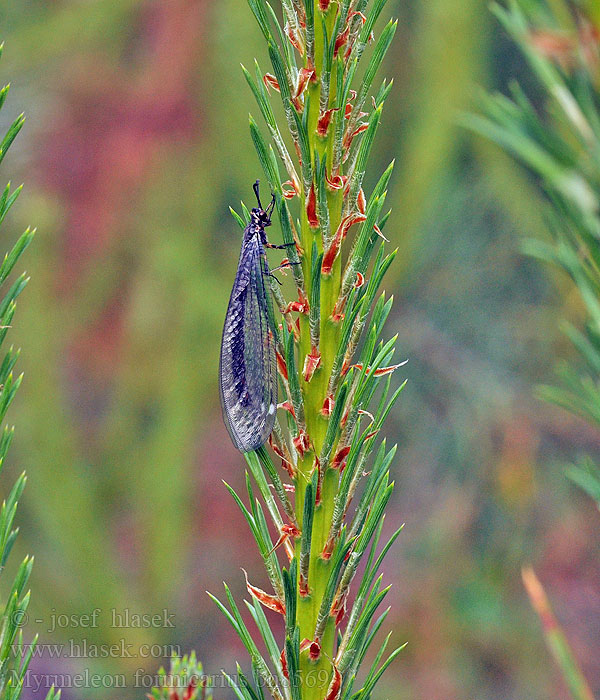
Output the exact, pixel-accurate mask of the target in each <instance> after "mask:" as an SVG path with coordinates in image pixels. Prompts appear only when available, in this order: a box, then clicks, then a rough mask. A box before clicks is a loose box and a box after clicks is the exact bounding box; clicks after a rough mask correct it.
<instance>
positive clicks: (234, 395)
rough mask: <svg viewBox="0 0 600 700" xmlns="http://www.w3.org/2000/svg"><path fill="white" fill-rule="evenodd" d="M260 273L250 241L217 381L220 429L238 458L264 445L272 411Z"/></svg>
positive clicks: (273, 381) (270, 353)
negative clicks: (224, 429) (222, 423)
mask: <svg viewBox="0 0 600 700" xmlns="http://www.w3.org/2000/svg"><path fill="white" fill-rule="evenodd" d="M263 266H264V267H263ZM265 268H266V261H265V259H264V258H263V250H262V246H261V244H260V241H259V240H258V238H257V237H256V236H252V237H251V238H249V239H248V240H246V241H244V244H243V246H242V251H241V254H240V260H239V263H238V270H237V274H236V278H235V282H234V284H233V290H232V292H231V297H230V299H229V306H228V308H227V316H226V317H225V327H224V329H223V339H222V342H221V362H220V377H219V379H220V390H221V405H222V407H223V415H224V418H225V424H226V425H227V428H228V430H229V434H230V435H231V439H232V440H233V442H234V444H235V446H236V447H237V448H238V449H239V450H241V451H242V452H249V451H251V450H255V449H257V448H258V447H260V446H261V445H263V444H264V443H265V442H266V441H267V439H268V437H269V435H270V434H271V431H272V430H273V425H274V423H275V412H276V410H277V373H276V372H277V370H276V362H275V348H274V342H273V337H272V334H271V332H270V329H269V311H268V310H269V298H268V296H267V288H266V284H265V279H264V272H267V271H268V270H267V269H265Z"/></svg>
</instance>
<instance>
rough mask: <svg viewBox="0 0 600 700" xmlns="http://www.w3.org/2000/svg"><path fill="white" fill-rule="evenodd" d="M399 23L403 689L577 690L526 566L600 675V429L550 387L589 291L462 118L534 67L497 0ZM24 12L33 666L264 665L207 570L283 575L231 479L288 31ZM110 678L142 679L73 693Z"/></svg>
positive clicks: (228, 3)
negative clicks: (280, 48)
mask: <svg viewBox="0 0 600 700" xmlns="http://www.w3.org/2000/svg"><path fill="white" fill-rule="evenodd" d="M390 14H393V15H394V16H396V17H398V18H399V20H400V22H399V31H398V32H397V34H396V39H395V42H394V44H393V46H392V49H391V50H390V53H389V54H388V58H387V61H386V64H385V74H386V75H387V76H390V77H393V78H394V81H395V85H394V90H393V92H392V96H391V97H390V99H389V100H388V103H387V105H386V111H385V113H384V121H383V123H382V127H381V128H380V132H379V136H378V140H377V150H376V153H375V155H374V157H373V160H372V169H371V180H370V182H371V183H372V182H373V181H374V179H375V177H376V176H377V175H378V174H379V172H380V171H381V170H382V169H383V168H384V167H385V166H386V165H387V162H388V160H389V158H390V155H391V154H392V155H393V156H395V157H396V170H395V174H394V176H393V179H392V184H391V192H390V197H389V198H388V201H390V199H391V203H392V205H393V209H394V213H393V219H392V220H391V222H390V224H388V227H387V229H386V233H387V234H388V235H389V236H390V237H391V238H392V242H393V244H394V245H397V246H399V248H400V255H399V256H398V258H397V263H396V264H395V266H394V267H393V268H392V270H391V271H390V273H388V274H389V276H388V279H387V289H388V291H392V290H393V293H394V295H395V299H396V303H395V311H394V312H393V315H392V316H391V317H390V319H389V321H388V328H389V333H390V334H392V333H393V332H398V333H399V334H400V335H399V338H400V340H399V346H400V348H401V349H402V353H403V354H404V355H405V356H406V357H408V358H410V362H409V364H408V365H407V367H406V376H407V377H408V378H409V384H408V386H407V389H406V390H405V391H404V394H403V397H402V399H401V401H400V402H399V405H398V407H397V410H396V412H395V415H394V416H393V418H392V419H391V421H390V423H389V425H388V428H387V431H388V435H389V439H391V440H394V441H397V442H398V443H399V452H398V458H397V460H396V466H395V477H396V483H397V489H396V493H395V496H394V499H393V502H392V505H391V508H390V512H389V515H388V522H389V525H390V528H391V526H392V524H393V523H396V524H397V523H399V522H406V528H405V530H404V533H403V534H402V536H401V537H400V539H399V542H398V544H397V545H396V547H395V549H394V550H393V553H392V554H391V555H390V558H389V560H388V564H387V566H386V568H385V575H386V580H387V581H388V582H391V583H393V589H392V592H391V593H390V598H391V603H392V605H393V608H392V613H391V616H390V619H391V621H392V624H393V627H394V640H395V641H396V642H398V643H401V642H403V641H405V640H408V641H409V645H408V647H407V648H406V650H405V651H404V652H403V654H402V655H401V656H400V658H399V660H398V661H397V662H396V663H395V665H394V666H393V668H392V669H391V670H390V671H388V673H387V675H386V677H385V680H384V681H382V684H381V686H380V689H379V694H378V697H380V698H395V699H398V700H454V699H456V700H459V699H460V700H464V699H485V700H500V699H502V700H510V699H512V698H514V699H515V700H516V699H517V698H519V699H522V698H528V700H537V699H540V700H541V699H542V698H543V699H545V700H546V699H548V698H564V697H566V696H565V692H564V689H563V686H562V682H561V680H560V678H559V676H558V674H557V672H556V671H555V669H554V667H553V666H552V662H551V660H550V659H549V657H548V655H547V653H546V650H545V647H544V643H543V640H542V635H541V631H540V628H539V623H538V620H537V619H536V617H535V616H534V613H533V612H532V611H531V610H530V607H529V604H528V601H527V599H526V595H525V592H524V589H523V587H522V584H521V579H520V569H521V566H522V565H523V564H525V563H533V564H534V566H535V568H536V570H537V572H538V574H539V576H540V578H541V579H542V581H543V583H544V585H545V586H546V589H547V592H548V593H549V595H550V597H551V599H552V601H553V603H554V606H555V609H556V613H557V616H558V617H559V619H560V621H561V623H562V624H563V625H564V627H565V629H566V631H567V634H568V637H569V639H570V641H571V643H572V645H573V647H574V649H575V651H576V653H577V655H578V657H579V659H580V661H581V663H582V665H583V668H584V671H585V673H586V674H587V676H588V678H589V680H590V683H591V685H592V687H593V688H594V689H595V691H596V692H600V655H598V653H597V649H598V642H599V640H600V596H599V595H598V590H599V588H600V586H599V581H600V566H599V562H600V551H599V544H598V543H599V542H600V538H599V537H598V532H599V530H600V516H599V514H598V512H597V511H596V510H595V509H594V507H593V506H592V504H591V502H590V501H588V499H587V498H586V497H585V496H583V495H580V494H579V493H578V492H577V491H576V490H575V489H574V488H573V487H572V486H570V485H569V484H568V482H567V481H566V479H565V478H564V475H563V467H564V465H565V464H566V463H567V462H568V461H570V460H573V459H574V458H575V457H576V456H577V455H579V454H581V453H584V452H587V453H591V454H595V455H598V454H600V436H599V435H598V434H597V433H595V432H593V431H591V429H589V428H588V427H587V426H586V425H585V424H584V423H583V422H579V421H577V420H576V419H575V418H573V417H571V416H569V415H567V414H565V413H563V412H561V411H560V410H559V409H555V408H553V407H550V406H548V405H545V404H542V403H540V402H539V401H537V400H536V399H535V397H534V388H535V385H536V384H538V383H540V382H549V381H551V380H552V373H553V368H554V366H555V364H556V362H557V360H558V359H559V358H569V357H570V356H571V354H572V349H571V348H570V347H569V345H568V343H567V341H566V340H565V339H564V338H563V336H562V335H561V332H560V328H559V321H560V319H561V318H568V319H570V320H572V321H574V322H575V323H577V322H578V320H579V319H580V318H581V316H582V309H581V306H580V303H579V300H578V297H577V294H576V293H575V292H574V290H573V288H572V287H571V285H570V284H569V282H568V281H567V280H566V279H565V278H564V277H563V276H561V275H560V274H558V273H555V272H554V271H553V270H550V269H545V268H542V267H541V266H539V265H538V264H537V263H535V262H533V261H530V260H529V259H526V258H524V257H523V256H522V255H521V253H520V242H521V240H522V239H523V237H527V236H532V235H533V236H544V235H545V229H544V223H543V220H542V217H541V207H540V205H539V204H540V195H539V193H538V191H537V189H536V185H535V183H534V182H532V181H531V179H530V178H529V177H528V176H527V175H526V174H525V173H524V172H523V171H522V170H520V169H519V168H518V167H517V166H515V165H514V164H513V163H512V162H511V161H510V160H509V159H508V158H507V157H506V156H504V155H503V154H502V153H501V152H499V151H498V150H497V149H496V148H494V147H492V146H490V145H488V144H486V143H485V142H483V141H481V140H478V139H474V138H472V137H471V136H470V135H469V134H468V133H465V132H463V131H461V130H460V128H458V127H457V125H456V121H457V119H456V117H457V114H458V112H459V111H460V110H461V109H465V108H468V107H469V106H472V105H473V102H474V96H475V95H476V93H477V89H478V86H487V87H488V88H493V89H503V88H504V86H505V85H506V84H507V82H508V81H509V80H510V79H512V78H513V77H516V78H518V79H519V80H520V81H521V82H522V83H524V84H525V85H526V86H528V88H529V89H531V90H532V92H533V94H534V95H535V94H536V93H535V86H532V85H531V84H530V79H529V76H528V74H527V71H526V69H525V66H524V64H523V63H522V61H521V58H520V56H519V54H518V52H517V50H516V49H515V48H514V47H513V46H512V45H511V43H510V42H509V41H508V39H507V37H505V35H504V34H503V32H502V31H501V29H500V27H499V26H498V25H497V24H496V23H495V22H494V20H493V18H492V17H491V15H489V13H488V10H487V7H486V3H483V2H481V0H427V2H419V1H418V0H390V1H389V3H388V10H387V12H384V13H383V17H387V16H389V15H390ZM382 20H383V18H382ZM0 28H1V30H0V34H1V38H2V39H3V40H4V41H5V43H6V48H5V52H4V57H3V59H2V62H1V63H0V79H1V80H2V81H11V83H12V85H13V87H12V89H11V93H10V98H9V99H10V101H9V106H8V107H7V108H5V109H4V110H3V119H4V120H6V122H8V119H9V118H11V117H14V116H15V115H16V114H17V113H18V112H20V111H21V110H23V111H25V112H26V114H27V123H26V127H25V130H24V132H23V133H22V135H21V136H20V137H19V139H18V140H17V142H16V143H15V146H14V148H13V150H12V151H11V154H10V156H9V157H8V158H7V159H6V160H5V161H4V165H3V170H2V182H5V181H6V180H7V179H9V178H10V179H12V180H13V182H20V181H24V182H25V183H26V190H25V192H24V194H23V195H22V197H21V199H20V201H19V202H18V205H17V206H16V207H15V208H14V210H13V212H14V213H13V216H12V219H11V225H10V226H5V227H4V230H5V233H4V235H5V236H7V233H6V232H7V231H9V230H12V231H13V232H14V233H15V235H16V233H17V232H18V231H19V230H20V229H21V228H23V227H24V226H25V225H26V224H32V225H35V226H37V227H38V231H39V234H38V236H37V238H36V241H35V244H34V245H33V246H32V247H31V248H30V250H29V251H28V253H27V256H26V265H27V269H28V271H29V272H30V273H31V277H32V279H31V283H30V286H29V287H28V289H27V291H26V293H25V294H24V295H23V297H22V298H21V300H20V301H19V310H18V314H17V317H16V327H15V329H14V330H13V331H12V333H13V336H12V337H13V342H14V343H15V344H16V345H18V346H21V347H22V348H23V353H22V358H21V360H20V367H21V369H22V370H23V371H24V372H25V381H24V385H23V389H22V390H21V391H20V392H19V397H18V402H17V404H16V405H15V407H14V408H13V409H12V414H11V420H12V421H13V422H14V423H15V424H16V426H17V436H16V439H15V442H14V447H13V451H12V456H11V463H10V464H9V465H8V466H7V471H8V472H9V474H10V476H12V477H14V476H15V475H16V474H17V473H19V471H20V470H22V469H27V472H28V474H29V482H28V486H27V489H26V491H25V495H24V497H23V499H22V501H21V505H20V513H19V516H18V520H19V522H20V525H21V535H20V537H19V542H18V549H19V553H20V554H24V553H25V552H30V553H33V554H35V558H36V564H35V568H34V575H33V579H32V589H33V598H32V606H31V615H30V620H29V624H28V626H27V628H26V633H27V634H28V635H30V636H32V635H33V634H34V633H39V634H40V642H41V643H42V644H43V645H53V644H65V645H66V646H65V647H63V648H62V650H61V649H60V648H59V647H53V646H47V647H45V653H44V655H43V657H42V658H37V659H35V660H34V671H35V673H36V674H37V678H38V679H39V683H40V684H41V685H42V686H44V684H45V683H47V682H51V681H52V680H57V681H58V682H59V684H61V674H62V680H63V683H62V685H63V686H65V690H64V695H63V697H64V698H65V699H66V700H75V699H80V698H81V699H87V698H106V699H107V700H111V699H112V698H119V699H120V700H130V699H131V700H133V699H134V698H138V699H139V698H143V697H144V694H145V692H146V691H147V688H146V687H144V685H147V682H148V678H147V676H140V674H139V673H138V680H140V683H139V684H138V685H139V687H137V688H136V687H132V686H133V685H134V682H133V674H134V673H135V671H136V670H137V669H143V671H144V674H150V673H152V672H154V671H155V670H156V668H157V667H158V665H159V664H160V663H161V661H162V657H163V655H166V654H168V648H169V645H175V646H176V647H178V648H179V649H181V651H182V652H185V651H188V650H189V649H192V648H194V649H196V650H197V652H198V655H199V657H200V658H201V659H202V660H203V661H204V664H205V668H206V670H207V671H208V672H209V673H218V672H219V671H220V669H221V668H226V669H228V670H232V669H233V668H234V660H235V659H236V658H238V659H240V661H242V662H243V663H244V664H245V663H246V657H245V654H244V651H243V650H242V649H241V648H240V644H239V642H238V641H237V640H236V639H235V638H234V636H233V633H232V632H231V631H230V628H229V627H228V625H227V623H226V622H225V620H224V619H223V618H222V617H220V615H219V614H218V613H217V611H216V610H215V608H214V606H213V605H212V603H211V602H210V601H209V599H208V597H207V596H206V593H205V590H207V589H208V590H211V591H213V592H215V593H217V594H219V593H220V592H221V590H222V588H221V586H222V583H221V582H222V580H223V579H226V580H227V581H228V582H229V584H230V585H231V587H232V589H233V590H234V592H235V593H236V595H237V596H238V599H241V598H242V597H243V595H244V585H243V576H242V573H241V571H240V567H242V566H243V567H244V568H246V569H247V570H248V572H249V574H250V577H251V579H252V580H253V581H254V582H257V583H259V584H260V583H262V582H263V578H262V577H263V574H262V570H261V565H260V562H259V558H258V555H257V554H256V552H255V551H254V549H253V548H252V547H251V546H249V545H250V538H249V534H248V532H247V530H246V526H245V524H244V522H243V521H242V517H241V515H240V514H239V512H237V510H236V507H235V505H234V503H233V502H232V500H231V499H230V498H229V497H228V495H227V494H226V492H225V489H224V487H223V485H222V483H221V480H222V479H225V480H227V481H228V482H229V483H230V484H232V485H234V486H235V487H239V488H243V462H242V459H241V457H240V455H239V454H238V453H237V452H236V451H235V449H234V448H233V446H232V445H231V443H230V441H229V439H228V437H227V434H226V431H225V428H224V426H223V423H222V419H221V413H220V408H219V400H218V395H217V383H216V376H217V354H218V348H219V339H220V332H221V327H222V320H223V315H224V311H225V308H226V303H227V299H228V295H229V289H230V284H231V280H232V278H233V274H234V269H235V265H236V262H237V256H238V250H239V242H240V233H239V229H238V228H237V225H236V224H235V222H234V221H233V219H232V218H231V217H230V216H229V213H228V206H229V205H234V206H236V205H237V203H238V202H239V199H240V198H241V197H243V198H245V199H246V200H248V199H249V198H250V195H251V190H250V185H251V183H252V182H253V180H254V179H255V178H256V177H257V176H258V175H260V173H259V165H258V161H257V158H256V156H255V153H254V150H253V148H252V144H251V141H250V138H249V134H248V130H247V117H248V112H249V111H252V112H254V113H255V114H256V113H257V111H258V110H257V109H256V108H255V106H254V104H253V100H252V96H251V94H250V91H249V89H248V88H247V85H246V83H245V81H244V78H243V75H242V73H241V71H240V69H239V63H240V62H243V63H244V64H246V65H251V63H252V60H253V58H254V57H255V56H257V57H258V58H259V59H260V60H261V63H262V65H263V66H265V67H266V65H267V61H266V58H265V49H264V46H263V45H262V43H261V36H260V33H259V31H258V29H257V27H256V26H255V23H254V20H253V18H252V16H251V13H250V11H249V10H248V8H247V5H246V3H245V2H243V0H19V2H11V1H10V0H1V2H0ZM367 184H369V183H368V182H367ZM273 235H274V237H277V235H278V233H277V231H276V230H275V229H274V233H273ZM11 240H12V239H11ZM9 244H10V241H9V239H8V237H7V238H6V239H5V240H3V242H2V246H1V247H2V249H6V248H7V247H8V246H9ZM10 481H11V480H10V479H9V478H8V476H6V475H5V476H4V478H3V480H2V484H0V486H1V490H2V491H3V492H6V489H7V488H8V485H9V482H10ZM13 559H17V557H16V556H14V557H13ZM13 564H14V562H13ZM7 580H8V579H7ZM96 609H98V610H99V612H98V613H96V617H95V618H94V617H93V616H92V615H93V611H94V610H96ZM113 611H114V614H115V615H125V614H127V612H128V613H129V615H130V619H129V621H127V620H125V619H124V618H123V619H122V620H121V621H122V622H124V623H127V622H129V624H128V625H127V626H126V628H119V627H117V626H115V623H117V622H119V619H118V618H117V617H114V619H113ZM163 611H167V612H166V613H164V612H163ZM136 614H138V615H142V614H143V615H146V616H149V615H153V614H157V615H159V617H160V615H161V614H162V615H166V617H165V618H164V619H162V621H158V622H157V621H156V620H154V621H151V622H153V623H155V624H152V625H151V626H144V627H137V626H135V624H134V623H135V622H136V621H138V622H140V623H141V624H144V623H148V622H149V620H148V619H147V618H146V620H137V618H135V617H134V615H136ZM86 616H88V617H86ZM171 624H174V626H171ZM53 628H55V629H53ZM86 644H87V647H86V646H84V645H86ZM113 644H116V645H117V647H115V648H114V649H108V648H107V646H100V645H113ZM119 645H121V646H119ZM127 645H131V646H127ZM141 645H154V646H152V647H151V648H149V647H148V646H147V647H145V648H143V647H141ZM119 649H121V651H119ZM103 650H104V652H105V653H102V652H103ZM123 650H124V651H123ZM127 652H130V653H131V654H132V658H127V656H128V653H127ZM102 656H108V658H95V657H102ZM52 657H56V658H52ZM86 669H88V670H89V673H92V674H98V675H99V677H101V678H102V679H103V681H102V683H101V685H104V686H110V685H111V684H116V685H118V684H119V682H120V680H121V676H120V674H126V677H127V683H128V687H127V688H125V689H123V688H120V689H115V688H112V689H111V688H110V687H100V688H97V689H94V688H91V687H87V688H69V687H68V685H69V680H70V679H71V680H72V679H73V677H74V674H78V673H84V672H85V670H86ZM91 684H92V683H91V682H90V683H88V684H87V685H91ZM84 685H85V683H84ZM227 692H228V691H227ZM227 692H226V691H222V692H220V693H218V694H217V695H218V697H220V698H223V699H224V698H227V697H231V695H228V694H227ZM26 697H27V698H28V700H32V699H33V698H36V697H40V698H41V697H43V693H42V691H41V690H40V691H39V692H37V693H36V692H35V688H31V689H29V690H28V695H27V696H26Z"/></svg>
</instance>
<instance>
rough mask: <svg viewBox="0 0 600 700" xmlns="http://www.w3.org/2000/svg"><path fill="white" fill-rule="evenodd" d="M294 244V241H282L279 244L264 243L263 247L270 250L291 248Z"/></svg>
mask: <svg viewBox="0 0 600 700" xmlns="http://www.w3.org/2000/svg"><path fill="white" fill-rule="evenodd" d="M295 245H296V244H295V243H294V241H292V242H291V243H282V244H281V245H274V244H273V243H265V248H271V249H272V250H283V249H284V248H291V247H292V246H295Z"/></svg>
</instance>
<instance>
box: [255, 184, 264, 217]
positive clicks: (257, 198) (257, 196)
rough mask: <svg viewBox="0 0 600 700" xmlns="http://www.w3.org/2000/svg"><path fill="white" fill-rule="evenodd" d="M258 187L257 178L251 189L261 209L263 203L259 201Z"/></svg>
mask: <svg viewBox="0 0 600 700" xmlns="http://www.w3.org/2000/svg"><path fill="white" fill-rule="evenodd" d="M259 187H260V180H257V181H256V182H255V183H254V185H252V189H253V190H254V194H255V195H256V201H257V202H258V207H259V209H262V208H263V205H262V204H261V203H260V194H259ZM263 211H264V209H263Z"/></svg>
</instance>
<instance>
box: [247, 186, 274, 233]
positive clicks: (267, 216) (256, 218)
mask: <svg viewBox="0 0 600 700" xmlns="http://www.w3.org/2000/svg"><path fill="white" fill-rule="evenodd" d="M258 183H259V181H258V180H257V181H256V182H255V183H254V185H253V189H254V194H255V195H256V201H257V202H258V207H254V208H253V209H252V221H253V222H254V223H255V224H256V225H257V226H260V227H261V228H264V227H265V226H270V225H271V214H272V213H273V208H274V207H275V195H273V197H272V199H271V203H270V204H269V206H268V207H267V208H266V209H263V205H262V204H261V202H260V194H259V191H258V187H259V185H258Z"/></svg>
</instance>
